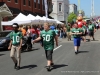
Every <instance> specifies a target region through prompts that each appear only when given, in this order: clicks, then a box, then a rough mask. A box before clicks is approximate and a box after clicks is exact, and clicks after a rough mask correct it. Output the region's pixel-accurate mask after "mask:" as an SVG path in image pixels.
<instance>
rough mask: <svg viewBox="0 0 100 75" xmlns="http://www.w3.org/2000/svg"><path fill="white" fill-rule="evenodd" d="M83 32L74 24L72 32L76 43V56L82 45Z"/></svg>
mask: <svg viewBox="0 0 100 75" xmlns="http://www.w3.org/2000/svg"><path fill="white" fill-rule="evenodd" d="M82 33H83V31H82V29H81V28H78V24H77V23H75V24H74V28H72V30H71V34H72V35H73V38H74V39H73V41H74V49H75V54H77V53H78V50H79V47H80V44H81V35H82Z"/></svg>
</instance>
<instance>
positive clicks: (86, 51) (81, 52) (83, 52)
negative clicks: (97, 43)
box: [78, 51, 89, 53]
mask: <svg viewBox="0 0 100 75" xmlns="http://www.w3.org/2000/svg"><path fill="white" fill-rule="evenodd" d="M78 53H89V51H79V52H78Z"/></svg>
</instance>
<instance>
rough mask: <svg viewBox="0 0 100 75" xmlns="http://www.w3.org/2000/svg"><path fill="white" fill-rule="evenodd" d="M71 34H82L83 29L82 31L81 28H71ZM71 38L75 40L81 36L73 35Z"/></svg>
mask: <svg viewBox="0 0 100 75" xmlns="http://www.w3.org/2000/svg"><path fill="white" fill-rule="evenodd" d="M71 32H72V33H80V32H83V29H82V28H73V29H72V30H71ZM73 37H74V38H77V37H81V35H75V34H73Z"/></svg>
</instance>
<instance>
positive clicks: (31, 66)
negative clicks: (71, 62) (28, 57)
mask: <svg viewBox="0 0 100 75" xmlns="http://www.w3.org/2000/svg"><path fill="white" fill-rule="evenodd" d="M35 67H37V65H27V66H23V67H21V69H26V68H28V69H32V68H35Z"/></svg>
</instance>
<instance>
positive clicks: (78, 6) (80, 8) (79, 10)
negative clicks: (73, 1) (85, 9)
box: [78, 0, 81, 11]
mask: <svg viewBox="0 0 100 75" xmlns="http://www.w3.org/2000/svg"><path fill="white" fill-rule="evenodd" d="M78 10H79V11H80V10H81V8H80V0H78Z"/></svg>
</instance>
